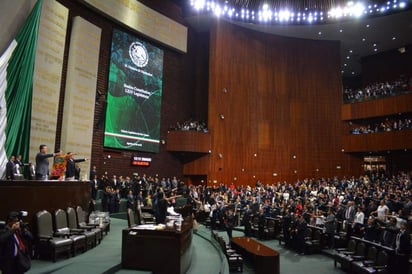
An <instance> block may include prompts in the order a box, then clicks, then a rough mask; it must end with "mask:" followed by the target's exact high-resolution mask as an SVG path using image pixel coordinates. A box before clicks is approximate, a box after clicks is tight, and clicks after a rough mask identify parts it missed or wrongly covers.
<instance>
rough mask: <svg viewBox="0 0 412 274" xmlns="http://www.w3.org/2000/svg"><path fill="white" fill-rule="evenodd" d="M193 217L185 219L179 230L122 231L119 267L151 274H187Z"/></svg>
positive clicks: (135, 229)
mask: <svg viewBox="0 0 412 274" xmlns="http://www.w3.org/2000/svg"><path fill="white" fill-rule="evenodd" d="M192 236H193V230H192V218H191V217H186V218H185V219H184V221H183V223H182V227H181V231H177V230H176V229H171V228H170V229H169V228H165V229H163V230H152V229H139V228H138V227H134V228H128V229H123V231H122V267H123V268H127V269H135V270H146V271H152V272H153V273H154V274H163V273H164V274H167V273H181V274H183V273H186V272H187V270H188V269H189V268H190V262H191V259H192Z"/></svg>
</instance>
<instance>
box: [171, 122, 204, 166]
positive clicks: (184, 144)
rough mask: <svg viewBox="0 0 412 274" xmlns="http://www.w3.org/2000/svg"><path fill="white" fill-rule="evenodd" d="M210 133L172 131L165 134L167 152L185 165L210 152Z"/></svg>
mask: <svg viewBox="0 0 412 274" xmlns="http://www.w3.org/2000/svg"><path fill="white" fill-rule="evenodd" d="M211 149H212V145H211V134H210V132H201V131H196V130H172V131H169V132H168V134H167V150H168V151H170V152H172V153H173V154H174V155H175V156H176V157H177V158H179V159H180V160H181V161H182V162H184V163H187V162H190V161H193V160H195V159H197V158H200V157H202V156H204V155H205V154H209V153H210V152H211Z"/></svg>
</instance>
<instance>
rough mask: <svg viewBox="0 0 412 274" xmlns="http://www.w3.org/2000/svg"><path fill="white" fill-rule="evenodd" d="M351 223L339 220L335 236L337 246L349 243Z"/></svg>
mask: <svg viewBox="0 0 412 274" xmlns="http://www.w3.org/2000/svg"><path fill="white" fill-rule="evenodd" d="M349 227H350V226H349V225H347V224H346V222H343V221H339V222H338V226H337V231H336V234H335V235H334V238H335V246H337V247H340V248H341V247H344V246H346V245H347V244H348V229H349Z"/></svg>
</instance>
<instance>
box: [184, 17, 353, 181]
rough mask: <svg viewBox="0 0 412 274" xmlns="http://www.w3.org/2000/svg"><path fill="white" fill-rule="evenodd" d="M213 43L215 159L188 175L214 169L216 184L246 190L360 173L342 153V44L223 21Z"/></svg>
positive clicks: (193, 168)
mask: <svg viewBox="0 0 412 274" xmlns="http://www.w3.org/2000/svg"><path fill="white" fill-rule="evenodd" d="M210 37H211V38H210V44H211V46H210V63H209V110H208V117H209V119H208V123H209V128H210V130H211V132H212V153H211V155H209V156H208V157H207V158H208V159H206V157H203V158H202V159H199V160H197V161H196V162H194V163H189V164H186V165H185V168H184V173H185V174H196V171H199V172H203V171H205V170H207V171H208V173H207V174H208V182H209V183H213V182H215V181H217V182H223V183H230V182H232V181H235V182H236V184H244V185H245V184H254V183H255V181H256V180H261V181H263V182H264V183H273V182H277V181H283V180H296V179H298V178H300V179H303V178H306V177H313V176H316V175H319V174H322V176H333V175H339V174H345V173H347V172H348V173H347V174H350V173H349V172H352V171H353V170H352V169H351V165H352V163H351V157H350V156H348V155H345V154H344V153H343V152H342V143H341V142H342V138H341V135H342V133H343V129H344V128H343V126H344V125H343V122H342V121H341V114H340V109H341V103H342V93H341V91H342V82H341V75H340V69H339V66H340V61H339V44H338V43H337V42H326V41H312V40H302V39H292V38H285V37H278V36H274V35H268V34H263V33H258V32H254V31H250V30H246V29H244V28H241V27H238V26H234V25H231V24H230V23H226V22H222V21H220V22H219V23H217V24H216V25H215V26H214V27H213V28H212V30H211V36H210ZM225 89H226V90H227V92H224V90H225ZM220 114H223V115H224V117H225V118H224V119H223V120H222V119H221V118H220V117H219V115H220ZM219 154H222V157H219V156H218V155H219ZM357 163H358V162H357V161H356V165H357ZM338 166H340V167H341V169H337V168H336V167H338Z"/></svg>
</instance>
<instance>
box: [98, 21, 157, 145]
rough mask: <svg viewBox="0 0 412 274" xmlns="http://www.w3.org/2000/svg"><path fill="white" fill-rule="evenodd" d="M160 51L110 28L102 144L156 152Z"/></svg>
mask: <svg viewBox="0 0 412 274" xmlns="http://www.w3.org/2000/svg"><path fill="white" fill-rule="evenodd" d="M162 81H163V50H161V49H159V48H158V47H155V46H153V45H151V44H150V43H148V42H146V41H144V40H141V39H139V38H137V37H135V36H133V35H130V34H128V33H126V32H123V31H120V30H116V29H114V30H113V37H112V48H111V57H110V70H109V85H108V92H107V94H108V96H107V108H106V123H105V133H104V146H105V147H110V148H119V149H128V150H139V151H147V152H159V143H160V113H161V103H162Z"/></svg>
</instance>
